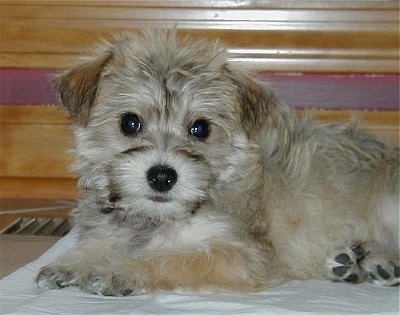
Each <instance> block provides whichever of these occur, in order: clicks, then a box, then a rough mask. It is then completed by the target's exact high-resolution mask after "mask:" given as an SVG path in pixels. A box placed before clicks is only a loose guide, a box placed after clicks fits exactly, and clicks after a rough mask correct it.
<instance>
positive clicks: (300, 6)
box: [0, 0, 399, 73]
mask: <svg viewBox="0 0 400 315" xmlns="http://www.w3.org/2000/svg"><path fill="white" fill-rule="evenodd" d="M398 8H399V4H398V2H397V1H384V0H382V1H352V2H348V1H312V2H311V1H295V0H291V1H274V0H270V1H257V2H253V1H211V0H209V1H204V2H202V1H112V2H109V1H79V2H78V1H35V0H33V1H0V18H1V20H0V28H1V29H2V32H1V39H2V45H1V46H0V66H2V67H51V68H60V67H65V66H68V65H69V64H70V60H71V59H72V58H71V57H74V56H77V55H80V54H82V53H85V52H87V50H88V49H89V47H91V46H92V45H93V44H94V42H96V41H97V40H98V38H99V37H106V38H108V37H110V34H112V33H117V32H120V31H124V30H135V29H139V28H143V27H145V26H152V27H174V26H176V27H177V28H178V30H179V31H180V32H181V33H182V34H183V35H185V34H191V35H194V36H199V35H201V36H204V37H207V38H209V39H216V38H219V39H220V40H221V41H222V42H223V43H224V44H225V45H226V46H227V47H228V48H229V49H230V50H231V51H232V60H233V62H240V63H243V64H245V65H246V66H248V67H250V68H252V69H256V70H262V71H264V70H265V71H304V72H364V73H366V72H374V73H377V72H386V73H397V72H398V71H399V69H398V57H399V53H398V36H399V30H398Z"/></svg>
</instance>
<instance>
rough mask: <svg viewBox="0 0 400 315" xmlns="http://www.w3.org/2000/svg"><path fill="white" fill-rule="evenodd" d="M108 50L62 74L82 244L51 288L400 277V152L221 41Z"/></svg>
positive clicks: (198, 286)
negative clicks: (251, 70)
mask: <svg viewBox="0 0 400 315" xmlns="http://www.w3.org/2000/svg"><path fill="white" fill-rule="evenodd" d="M99 50H100V52H99V54H98V55H97V56H94V57H93V58H89V59H88V60H86V61H85V62H83V64H81V65H79V66H77V67H75V68H73V69H72V70H70V71H67V72H65V73H62V74H60V75H59V76H58V77H57V78H56V79H55V81H54V83H55V86H56V88H57V89H58V91H59V93H60V99H61V103H62V106H63V107H64V108H65V109H66V110H67V111H68V112H69V114H70V116H71V118H72V120H73V122H74V133H75V138H76V157H77V158H76V163H75V164H74V169H75V170H76V171H77V173H78V174H79V175H80V179H79V186H80V187H81V189H82V194H81V196H80V200H79V204H78V207H77V209H76V210H75V211H74V214H73V218H74V221H75V229H76V230H77V231H78V233H79V240H78V245H77V247H76V249H74V250H72V251H71V252H68V253H66V254H64V255H63V256H61V257H60V258H59V259H58V260H56V261H55V262H54V263H52V264H50V265H48V266H45V267H43V268H42V269H41V271H40V272H39V274H38V276H37V279H36V281H37V283H38V285H39V286H40V287H43V288H60V287H65V286H69V285H78V286H79V287H80V288H81V289H82V290H84V291H87V292H91V293H96V294H107V295H108V294H111V295H126V294H131V293H134V294H141V293H146V292H155V291H158V290H174V289H190V290H210V289H213V290H229V291H245V292H248V291H257V290H261V289H264V288H268V287H271V286H275V285H277V284H279V283H281V282H283V281H285V280H288V279H311V278H318V279H332V280H334V281H347V282H354V283H357V282H362V281H371V282H375V283H378V284H381V285H388V286H392V285H398V284H399V148H398V147H397V146H395V145H394V144H391V143H387V142H384V141H381V140H378V139H375V138H374V137H371V136H369V135H367V134H365V133H363V132H362V131H360V129H359V127H358V126H357V125H356V124H349V125H333V124H320V123H318V122H315V121H313V120H311V119H309V118H308V117H298V116H297V115H296V114H295V113H294V112H292V111H291V110H290V109H289V108H288V107H286V106H284V105H282V104H280V102H279V100H277V99H276V97H275V96H274V94H273V92H272V91H271V90H270V89H269V88H268V87H267V86H265V85H263V84H262V83H261V82H259V81H257V80H256V79H254V78H252V77H251V75H250V74H248V73H246V72H244V71H242V70H239V69H237V68H235V67H234V66H233V65H231V64H230V63H229V62H228V61H227V53H226V51H225V50H224V49H223V48H221V47H220V46H219V45H218V44H215V43H214V44H207V43H205V42H201V41H200V42H193V41H191V40H190V39H179V38H177V35H176V33H175V32H173V31H170V32H168V31H145V32H143V34H130V33H128V34H124V35H122V36H118V37H116V38H115V39H114V40H113V41H112V42H110V43H104V44H103V45H102V46H101V47H100V48H99ZM127 117H128V123H129V124H132V125H133V126H134V127H137V128H138V129H137V130H136V129H135V130H136V131H134V132H131V131H132V129H128V131H126V130H127V129H126V128H127V126H126V125H124V121H125V120H124V119H126V118H127ZM129 124H128V128H130V127H131V126H132V125H129ZM199 124H200V125H199ZM198 128H200V129H198ZM202 128H206V129H208V132H206V133H205V135H203V136H201V137H200V136H199V134H198V133H197V131H198V130H200V131H201V130H202ZM193 130H195V131H193ZM127 132H128V133H127ZM154 169H155V170H154ZM160 169H161V170H160ZM155 171H156V175H154V172H155ZM166 179H168V181H167V180H166Z"/></svg>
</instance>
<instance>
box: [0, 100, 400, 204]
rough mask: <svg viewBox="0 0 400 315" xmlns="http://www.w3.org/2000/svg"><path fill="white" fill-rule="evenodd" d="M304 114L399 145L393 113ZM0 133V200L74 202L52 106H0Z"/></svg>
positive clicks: (65, 126) (61, 129)
mask: <svg viewBox="0 0 400 315" xmlns="http://www.w3.org/2000/svg"><path fill="white" fill-rule="evenodd" d="M308 112H309V113H310V114H311V115H313V116H314V117H315V118H316V119H318V120H320V121H323V122H339V121H346V120H349V119H351V117H355V118H358V119H359V120H360V121H361V122H362V123H363V124H364V126H365V129H366V130H367V131H368V132H370V133H373V134H376V135H378V136H380V137H383V138H385V139H388V140H391V141H395V142H396V143H399V112H398V111H358V110H354V111H350V110H309V111H308ZM0 129H1V137H0V151H1V156H0V198H34V199H36V198H38V199H75V197H76V194H77V189H76V180H75V179H74V175H73V174H71V173H70V172H69V170H68V168H69V165H70V163H71V161H72V157H71V155H70V154H68V153H67V152H68V149H70V148H72V137H71V132H70V126H69V121H68V119H67V118H66V117H65V116H64V115H63V114H62V113H61V112H60V111H59V109H58V107H56V106H38V105H35V106H18V105H0Z"/></svg>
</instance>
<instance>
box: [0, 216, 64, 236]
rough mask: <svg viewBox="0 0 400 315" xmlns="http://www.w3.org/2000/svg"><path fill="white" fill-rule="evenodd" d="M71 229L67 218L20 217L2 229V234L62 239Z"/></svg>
mask: <svg viewBox="0 0 400 315" xmlns="http://www.w3.org/2000/svg"><path fill="white" fill-rule="evenodd" d="M70 229H71V225H70V223H69V222H68V219H65V218H32V217H18V218H17V219H15V220H14V222H12V223H11V224H9V225H8V226H6V227H5V228H4V229H2V230H1V231H0V234H8V235H37V236H55V237H61V236H64V235H65V234H67V233H68V232H69V231H70Z"/></svg>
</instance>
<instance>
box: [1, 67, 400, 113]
mask: <svg viewBox="0 0 400 315" xmlns="http://www.w3.org/2000/svg"><path fill="white" fill-rule="evenodd" d="M53 73H54V70H49V69H39V70H38V69H6V68H3V69H0V104H16V105H24V104H30V105H36V104H37V105H42V104H55V103H56V102H57V96H56V92H55V91H54V90H53V88H52V87H51V85H50V84H49V76H50V75H51V74H53ZM256 76H257V77H258V78H259V79H261V80H262V81H266V82H268V83H269V84H270V85H271V87H272V88H273V89H274V90H275V92H276V94H277V96H278V97H279V98H280V99H281V100H282V101H283V102H285V103H287V104H289V105H291V106H292V107H295V108H321V109H366V110H372V109H377V110H398V109H399V88H400V86H399V78H400V76H399V75H396V74H381V75H376V74H374V75H366V74H340V75H339V74H307V73H306V74H302V73H295V74H293V73H258V74H257V75H256Z"/></svg>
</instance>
